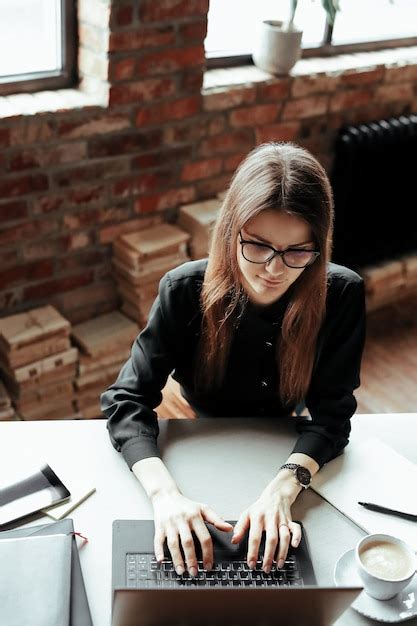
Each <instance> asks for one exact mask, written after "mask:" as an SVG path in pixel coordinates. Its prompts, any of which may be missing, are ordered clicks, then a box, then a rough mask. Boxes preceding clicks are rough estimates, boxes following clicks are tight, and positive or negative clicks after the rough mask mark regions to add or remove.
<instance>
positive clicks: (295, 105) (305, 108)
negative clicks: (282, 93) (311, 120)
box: [283, 96, 328, 120]
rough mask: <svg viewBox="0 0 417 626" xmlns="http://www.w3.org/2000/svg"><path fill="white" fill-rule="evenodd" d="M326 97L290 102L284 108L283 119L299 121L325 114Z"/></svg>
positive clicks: (313, 97) (310, 97)
mask: <svg viewBox="0 0 417 626" xmlns="http://www.w3.org/2000/svg"><path fill="white" fill-rule="evenodd" d="M327 106H328V96H309V97H308V98H299V99H297V100H290V101H289V102H287V103H286V105H285V108H284V114H283V119H284V120H291V119H299V118H306V117H314V116H316V115H324V114H325V113H327Z"/></svg>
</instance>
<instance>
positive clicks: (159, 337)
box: [101, 275, 178, 468]
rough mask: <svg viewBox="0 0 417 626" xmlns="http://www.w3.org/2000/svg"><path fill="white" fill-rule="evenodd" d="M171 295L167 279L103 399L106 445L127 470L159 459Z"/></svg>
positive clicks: (171, 333) (170, 355) (170, 365)
mask: <svg viewBox="0 0 417 626" xmlns="http://www.w3.org/2000/svg"><path fill="white" fill-rule="evenodd" d="M172 296H173V294H172V286H171V282H170V280H169V276H168V275H165V276H164V278H162V280H161V282H160V285H159V294H158V297H157V298H156V300H155V302H154V304H153V306H152V309H151V311H150V314H149V319H148V324H147V326H146V327H145V328H144V330H143V331H142V332H141V333H140V334H139V336H138V337H137V338H136V340H135V342H134V344H133V347H132V352H131V357H130V359H129V360H128V361H127V362H126V363H125V365H124V366H123V367H122V369H121V371H120V373H119V376H118V378H117V380H116V382H115V383H114V384H113V385H111V386H110V387H109V388H108V389H107V390H106V391H105V392H104V393H103V394H101V409H102V411H103V413H104V414H105V416H106V417H107V428H108V430H109V434H110V440H111V442H112V444H113V446H114V447H115V448H116V450H118V451H119V452H121V453H122V454H123V457H124V459H125V461H126V463H127V464H128V466H129V467H130V468H132V465H134V464H135V463H136V461H140V460H141V459H145V458H148V457H154V456H158V457H159V456H160V454H159V452H158V448H157V443H156V440H157V436H158V433H159V429H158V421H157V415H156V413H155V411H154V410H153V409H154V408H155V407H156V406H158V405H159V404H160V402H161V399H162V394H161V389H162V388H163V387H164V385H165V383H166V380H167V378H168V375H169V373H170V372H171V371H172V370H173V369H174V361H175V357H174V354H175V345H174V337H175V336H176V335H175V333H176V332H177V329H175V330H174V326H175V321H174V316H173V311H172ZM177 334H178V333H177ZM177 339H178V337H177Z"/></svg>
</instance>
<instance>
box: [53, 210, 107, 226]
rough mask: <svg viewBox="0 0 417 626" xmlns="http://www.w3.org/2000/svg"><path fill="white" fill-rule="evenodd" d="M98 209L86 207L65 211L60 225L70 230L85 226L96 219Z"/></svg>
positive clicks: (91, 223) (93, 222)
mask: <svg viewBox="0 0 417 626" xmlns="http://www.w3.org/2000/svg"><path fill="white" fill-rule="evenodd" d="M98 216H99V210H98V209H87V210H85V209H84V210H83V211H71V212H70V211H66V212H65V215H64V216H63V220H62V225H63V226H64V227H65V228H69V229H70V230H77V229H78V228H86V227H88V226H91V225H93V224H95V223H96V222H97V220H98Z"/></svg>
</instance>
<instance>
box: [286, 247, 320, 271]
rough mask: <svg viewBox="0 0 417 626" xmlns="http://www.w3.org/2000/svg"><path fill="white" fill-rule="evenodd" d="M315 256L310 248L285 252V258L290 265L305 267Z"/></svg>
mask: <svg viewBox="0 0 417 626" xmlns="http://www.w3.org/2000/svg"><path fill="white" fill-rule="evenodd" d="M315 256H316V255H315V254H314V252H311V251H310V250H288V252H286V253H285V254H284V260H285V263H286V264H287V265H289V266H290V267H305V266H306V265H308V264H309V263H311V262H312V261H313V259H314V258H315Z"/></svg>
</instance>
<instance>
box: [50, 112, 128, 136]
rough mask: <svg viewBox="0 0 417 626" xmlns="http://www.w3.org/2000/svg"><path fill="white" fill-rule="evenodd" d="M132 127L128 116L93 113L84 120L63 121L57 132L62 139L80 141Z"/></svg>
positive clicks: (78, 118) (84, 117)
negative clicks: (81, 138) (83, 138)
mask: <svg viewBox="0 0 417 626" xmlns="http://www.w3.org/2000/svg"><path fill="white" fill-rule="evenodd" d="M130 125H131V124H130V119H129V116H128V115H122V114H121V113H109V112H107V113H106V114H105V115H100V114H97V113H93V114H90V115H88V116H85V115H84V116H83V117H82V118H80V117H77V118H75V119H66V120H62V121H61V122H59V123H58V127H57V131H58V135H59V137H60V138H62V139H78V138H80V137H92V136H94V135H103V134H105V133H114V132H115V131H120V130H125V129H126V128H130Z"/></svg>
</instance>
